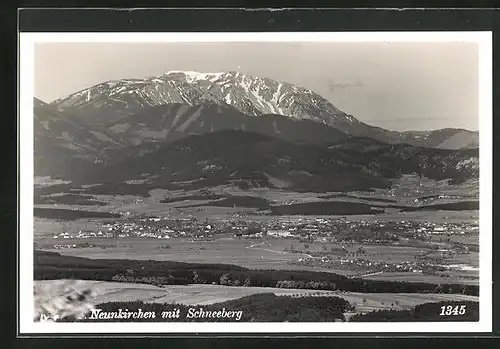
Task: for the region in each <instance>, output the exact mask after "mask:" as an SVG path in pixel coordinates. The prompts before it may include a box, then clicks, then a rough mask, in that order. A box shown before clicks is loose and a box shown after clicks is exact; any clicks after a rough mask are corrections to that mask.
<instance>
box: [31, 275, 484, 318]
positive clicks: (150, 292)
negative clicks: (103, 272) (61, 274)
mask: <svg viewBox="0 0 500 349" xmlns="http://www.w3.org/2000/svg"><path fill="white" fill-rule="evenodd" d="M75 282H78V283H79V287H80V288H92V289H94V290H95V293H96V297H95V298H94V300H93V302H94V303H95V304H100V303H106V302H125V301H137V300H141V301H144V302H152V303H177V304H185V305H206V304H213V303H220V302H224V301H227V300H231V299H237V298H241V297H245V296H249V295H253V294H260V293H274V294H275V295H278V296H337V297H341V298H344V299H346V300H347V301H349V302H350V303H351V304H353V305H355V306H356V311H357V312H368V311H372V310H378V309H410V308H413V307H414V306H416V305H418V304H423V303H429V302H439V301H460V300H464V301H478V297H474V296H466V295H460V294H433V293H425V294H422V293H358V292H337V291H315V290H304V289H283V288H272V287H237V286H222V285H200V284H197V285H168V286H163V287H156V286H152V285H144V284H136V283H121V282H106V281H83V280H79V281H76V280H37V281H35V287H36V288H49V287H50V288H51V289H57V287H55V286H57V285H61V284H68V283H75Z"/></svg>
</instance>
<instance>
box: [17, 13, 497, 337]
mask: <svg viewBox="0 0 500 349" xmlns="http://www.w3.org/2000/svg"><path fill="white" fill-rule="evenodd" d="M17 24H18V31H22V32H178V31H187V32H197V31H211V32H231V31H253V32H262V31H273V32H278V31H310V32H314V31H492V32H493V56H494V57H496V56H498V55H500V52H499V51H500V38H499V35H498V29H500V10H498V9H366V8H364V9H314V8H307V9H291V8H288V9H282V10H280V9H274V10H272V11H271V10H269V9H251V10H250V9H241V8H240V9H237V8H231V9H230V8H224V9H222V8H213V9H206V8H204V9H186V8H181V9H179V8H176V9H112V8H107V9H98V8H93V9H88V8H81V9H69V8H60V9H49V8H26V9H19V10H18V23H17ZM17 56H19V51H18V52H17ZM499 64H500V60H497V61H495V59H493V124H494V126H495V123H494V122H495V120H494V119H495V118H494V115H495V111H496V110H498V108H499V106H498V103H500V92H499V91H498V89H496V88H495V85H496V84H495V82H496V81H497V80H498V75H499V71H500V68H499ZM16 121H17V120H16ZM16 128H17V123H16ZM494 129H495V127H494ZM16 131H17V132H18V130H16ZM492 131H493V130H492ZM17 132H16V135H18V133H17ZM493 140H495V132H493ZM16 143H17V146H19V140H18V141H17V142H16ZM494 144H496V142H494ZM18 156H19V155H17V159H16V160H17V166H16V167H17V171H19V170H20V169H19V158H18ZM494 159H495V151H494V149H493V160H494ZM496 167H497V166H495V164H494V166H493V171H494V174H495V173H496ZM16 177H17V178H16V181H17V185H19V183H18V176H16ZM493 192H495V184H494V182H493ZM16 197H17V196H16ZM496 201H497V198H496V197H493V209H494V207H495V206H496ZM17 211H19V202H18V203H17ZM494 212H495V211H494V210H493V213H494ZM493 220H494V222H493V223H495V222H496V216H495V215H494V214H493ZM16 224H17V226H18V224H19V217H18V218H17V222H16ZM493 226H495V224H493ZM16 233H17V235H16V238H17V242H19V236H18V234H19V231H18V229H16ZM499 241H500V238H498V237H496V236H495V234H493V244H492V248H493V252H494V251H495V250H497V249H498V248H499V246H498V245H499ZM18 247H19V246H18ZM495 247H496V248H495ZM16 252H17V259H16V267H17V265H18V263H19V260H18V259H19V249H17V251H16ZM498 262H499V258H498V257H496V256H495V253H493V280H497V279H499V276H500V273H499V270H500V267H496V264H498ZM16 270H17V268H16ZM493 280H492V281H493ZM18 287H19V285H18V283H17V282H16V290H17V292H16V301H18V300H19V298H18V297H19V294H18V291H19V290H18ZM492 287H493V290H492V291H493V292H492V294H493V298H494V299H493V324H492V327H493V332H491V333H461V334H459V333H425V334H424V333H419V334H412V333H406V334H404V333H383V334H382V335H380V334H374V333H332V334H328V335H326V334H324V333H297V334H289V333H273V334H269V333H262V334H257V333H255V334H254V333H251V334H250V333H203V334H196V333H193V334H191V333H185V334H167V333H165V334H161V333H155V334H146V333H144V334H143V333H140V334H132V333H129V334H124V333H119V334H107V335H104V334H91V333H88V334H75V335H73V334H71V335H70V334H64V335H57V334H43V335H41V334H33V335H30V334H23V335H20V334H19V332H18V331H19V319H18V318H17V317H16V320H17V321H16V334H17V336H18V337H20V338H89V337H91V338H95V337H101V338H102V337H131V338H144V337H168V338H186V337H195V338H213V337H214V336H218V337H224V338H228V337H230V338H241V337H245V338H262V337H284V338H291V337H293V338H297V337H301V338H313V337H315V338H318V337H319V338H324V339H327V338H330V339H331V338H356V337H357V338H360V337H361V338H372V337H375V336H376V337H379V338H380V337H384V338H387V337H389V338H394V337H409V338H428V337H440V338H457V337H467V338H470V337H475V338H478V337H491V336H495V335H500V319H499V318H498V316H496V315H497V314H499V313H500V312H499V306H500V302H498V301H497V302H495V299H499V297H500V287H498V286H497V285H495V283H494V282H492ZM16 308H17V309H16V311H17V313H18V311H19V308H18V303H17V302H16ZM319 338H318V339H319ZM361 338H360V339H361Z"/></svg>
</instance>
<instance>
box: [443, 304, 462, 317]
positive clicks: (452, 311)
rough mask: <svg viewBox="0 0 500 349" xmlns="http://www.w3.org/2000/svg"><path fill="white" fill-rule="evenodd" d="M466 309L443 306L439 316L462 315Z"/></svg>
mask: <svg viewBox="0 0 500 349" xmlns="http://www.w3.org/2000/svg"><path fill="white" fill-rule="evenodd" d="M466 310H467V308H466V306H465V305H457V306H453V305H443V306H442V307H441V313H439V315H443V316H444V315H464V314H465V312H466Z"/></svg>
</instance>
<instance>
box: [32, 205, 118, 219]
mask: <svg viewBox="0 0 500 349" xmlns="http://www.w3.org/2000/svg"><path fill="white" fill-rule="evenodd" d="M33 214H34V215H35V217H40V218H52V219H61V220H65V221H74V220H76V219H80V218H120V217H121V215H120V214H118V213H110V212H94V211H84V210H69V209H63V208H45V207H35V208H34V209H33Z"/></svg>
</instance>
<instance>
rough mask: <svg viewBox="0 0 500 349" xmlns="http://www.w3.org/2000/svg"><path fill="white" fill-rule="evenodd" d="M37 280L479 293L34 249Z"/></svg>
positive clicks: (465, 288)
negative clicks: (69, 254)
mask: <svg viewBox="0 0 500 349" xmlns="http://www.w3.org/2000/svg"><path fill="white" fill-rule="evenodd" d="M34 267H35V270H34V278H35V280H50V279H84V280H102V281H122V282H138V283H149V284H154V285H157V286H161V285H164V284H189V283H191V284H218V285H227V286H248V287H281V288H298V289H317V290H341V291H350V292H369V293H382V292H383V293H400V292H403V293H460V294H467V295H474V296H477V295H479V287H478V286H477V285H462V284H439V285H437V284H431V283H418V282H401V281H385V280H364V279H358V278H348V277H346V276H343V275H339V274H334V273H327V272H314V271H303V270H250V269H247V268H244V267H239V266H235V265H229V264H199V263H181V262H170V261H153V260H149V261H145V260H120V259H106V260H102V259H101V260H99V259H97V260H92V259H86V258H80V257H71V256H61V255H60V254H58V253H54V252H43V251H35V256H34Z"/></svg>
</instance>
